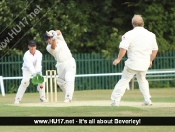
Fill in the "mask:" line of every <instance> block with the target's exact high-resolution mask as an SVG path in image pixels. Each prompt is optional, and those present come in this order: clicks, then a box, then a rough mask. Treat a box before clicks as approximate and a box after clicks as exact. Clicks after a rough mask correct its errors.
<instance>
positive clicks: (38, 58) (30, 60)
mask: <svg viewBox="0 0 175 132" xmlns="http://www.w3.org/2000/svg"><path fill="white" fill-rule="evenodd" d="M23 61H24V62H23V67H22V69H26V70H29V71H30V72H31V74H35V73H37V72H41V71H42V66H41V63H42V53H41V52H40V51H39V50H36V52H35V54H34V55H32V54H31V53H30V51H29V50H28V51H26V52H25V54H24V57H23Z"/></svg>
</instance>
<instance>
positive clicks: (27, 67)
mask: <svg viewBox="0 0 175 132" xmlns="http://www.w3.org/2000/svg"><path fill="white" fill-rule="evenodd" d="M28 48H29V50H28V51H26V52H25V54H24V57H23V66H22V71H23V79H22V81H21V84H20V86H19V88H18V91H17V94H16V97H15V102H14V103H15V104H19V102H20V101H21V99H22V97H23V95H24V93H25V91H26V89H27V87H28V86H29V84H30V78H31V77H33V76H35V75H36V74H37V73H38V74H41V75H42V65H41V62H42V53H41V52H40V51H39V50H36V42H35V41H34V40H31V41H29V43H28ZM37 90H38V91H39V96H40V97H39V98H40V101H41V102H46V98H45V84H44V82H43V83H42V84H38V86H37Z"/></svg>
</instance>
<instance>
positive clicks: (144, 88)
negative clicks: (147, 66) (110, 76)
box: [111, 66, 151, 102]
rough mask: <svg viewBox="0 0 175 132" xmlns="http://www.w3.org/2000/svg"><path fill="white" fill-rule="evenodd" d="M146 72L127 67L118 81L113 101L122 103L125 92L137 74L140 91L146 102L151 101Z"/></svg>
mask: <svg viewBox="0 0 175 132" xmlns="http://www.w3.org/2000/svg"><path fill="white" fill-rule="evenodd" d="M146 72H147V71H136V70H132V69H130V68H128V67H127V66H125V67H124V70H123V72H122V77H121V79H120V80H119V81H118V83H117V84H116V85H115V87H114V90H113V92H112V94H111V99H112V100H115V101H117V102H120V100H121V97H122V96H123V95H124V93H125V90H126V88H127V86H128V83H129V82H130V80H131V79H132V78H133V76H134V75H135V74H136V77H137V81H138V84H139V89H140V91H141V93H142V95H143V98H144V101H148V102H149V101H150V98H151V96H150V92H149V84H148V81H147V80H146Z"/></svg>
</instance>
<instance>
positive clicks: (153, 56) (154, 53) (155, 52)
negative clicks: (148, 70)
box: [149, 50, 158, 67]
mask: <svg viewBox="0 0 175 132" xmlns="http://www.w3.org/2000/svg"><path fill="white" fill-rule="evenodd" d="M157 52H158V50H153V51H152V54H151V56H150V66H149V67H152V61H153V60H154V59H155V58H156V55H157Z"/></svg>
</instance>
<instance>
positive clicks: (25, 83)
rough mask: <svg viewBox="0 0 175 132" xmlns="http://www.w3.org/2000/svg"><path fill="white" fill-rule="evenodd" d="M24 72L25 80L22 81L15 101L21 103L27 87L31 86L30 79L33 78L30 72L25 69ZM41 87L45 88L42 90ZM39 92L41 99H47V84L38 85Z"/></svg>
mask: <svg viewBox="0 0 175 132" xmlns="http://www.w3.org/2000/svg"><path fill="white" fill-rule="evenodd" d="M22 71H23V79H22V81H21V84H20V86H19V88H18V91H17V94H16V97H15V100H19V101H21V99H22V97H23V95H24V93H25V91H26V89H27V87H28V86H29V84H30V77H31V76H32V75H31V72H30V71H28V70H26V69H23V70H22ZM40 86H43V88H42V89H41V88H40ZM37 90H38V91H39V96H40V98H43V97H45V82H43V83H42V84H38V86H37Z"/></svg>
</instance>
